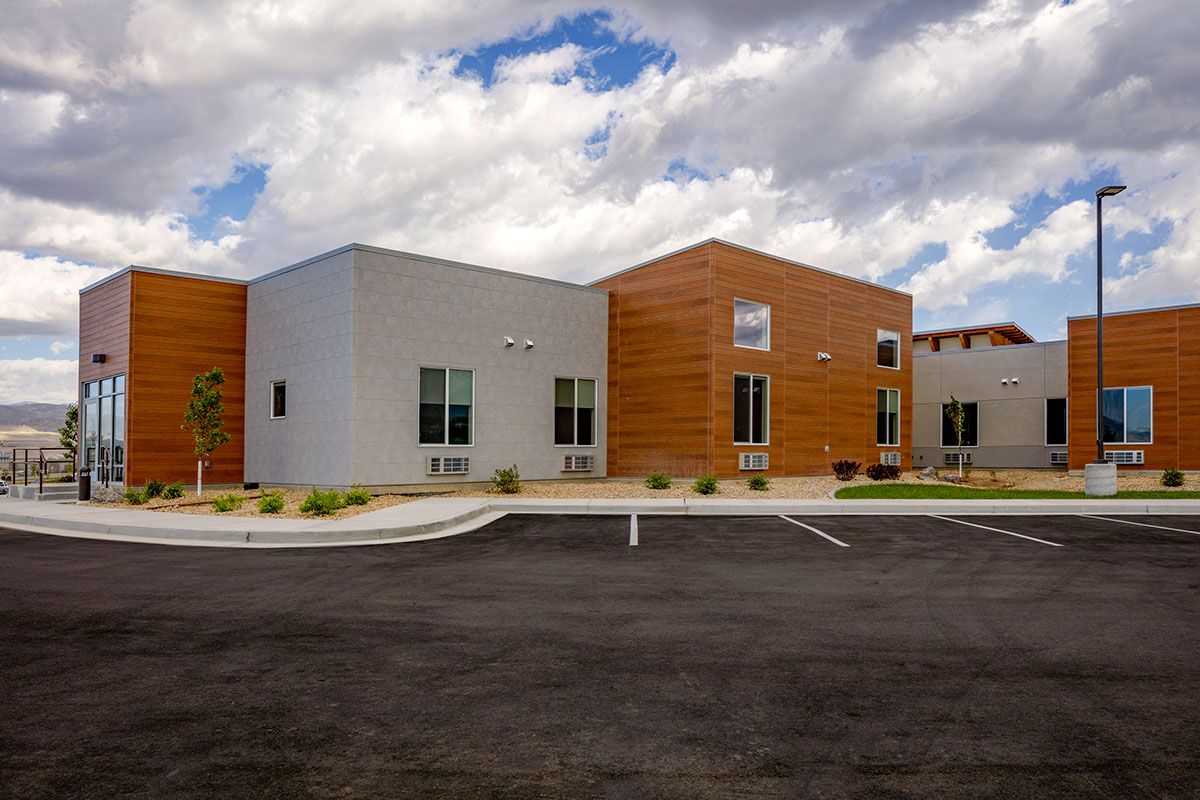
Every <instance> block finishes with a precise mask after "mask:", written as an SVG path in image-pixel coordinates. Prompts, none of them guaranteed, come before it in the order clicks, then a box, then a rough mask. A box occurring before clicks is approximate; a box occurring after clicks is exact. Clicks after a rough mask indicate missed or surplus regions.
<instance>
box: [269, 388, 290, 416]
mask: <svg viewBox="0 0 1200 800" xmlns="http://www.w3.org/2000/svg"><path fill="white" fill-rule="evenodd" d="M286 416H287V381H273V382H272V383H271V419H283V418H284V417H286Z"/></svg>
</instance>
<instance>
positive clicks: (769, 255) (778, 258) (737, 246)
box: [588, 236, 912, 298]
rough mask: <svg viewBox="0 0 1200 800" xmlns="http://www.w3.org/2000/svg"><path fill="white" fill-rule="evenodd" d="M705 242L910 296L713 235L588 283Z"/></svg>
mask: <svg viewBox="0 0 1200 800" xmlns="http://www.w3.org/2000/svg"><path fill="white" fill-rule="evenodd" d="M706 244H723V245H725V246H726V247H732V248H734V249H735V250H741V251H743V252H746V253H754V254H755V255H759V256H763V257H765V258H771V259H774V260H775V261H782V262H784V263H785V264H792V265H794V266H797V267H804V268H805V269H811V270H813V271H814V272H822V273H824V274H826V275H832V276H834V277H835V278H845V279H846V280H848V281H854V282H855V283H862V284H865V285H867V286H874V287H875V288H876V289H883V290H884V291H885V292H892V293H894V294H899V295H903V296H905V297H910V298H911V297H912V295H911V294H910V293H908V292H906V291H903V290H902V289H893V288H892V287H890V286H884V285H883V284H882V283H875V282H873V281H868V280H866V279H864V278H855V277H854V276H852V275H843V274H842V273H840V272H834V271H833V270H831V269H822V268H821V267H814V266H813V265H812V264H805V263H804V262H803V261H796V260H795V259H791V258H787V257H785V256H778V255H775V254H774V253H767V252H764V251H762V250H755V249H754V248H753V247H746V246H745V245H742V244H738V243H737V242H729V241H726V240H725V239H718V238H717V237H715V236H710V237H709V238H707V239H705V240H704V241H701V242H696V243H695V244H689V245H688V246H687V247H680V248H679V249H678V250H672V251H671V252H669V253H663V254H662V255H660V256H655V257H654V258H651V259H650V260H648V261H643V262H642V263H640V264H634V265H633V266H632V267H626V268H625V269H622V270H618V271H616V272H614V273H612V274H611V275H605V276H604V277H603V278H597V279H596V280H594V281H590V282H589V283H588V285H589V286H595V285H596V284H597V283H600V282H601V281H607V280H610V279H612V278H615V277H617V276H618V275H624V274H625V273H626V272H632V271H633V270H635V269H640V268H641V267H646V266H649V265H650V264H654V263H655V262H658V261H662V260H663V259H664V258H670V257H671V256H677V255H679V254H680V253H686V252H687V251H688V250H695V249H696V248H697V247H703V246H704V245H706Z"/></svg>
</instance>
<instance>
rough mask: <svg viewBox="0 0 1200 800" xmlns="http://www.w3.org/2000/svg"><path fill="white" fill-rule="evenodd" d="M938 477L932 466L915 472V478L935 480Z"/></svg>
mask: <svg viewBox="0 0 1200 800" xmlns="http://www.w3.org/2000/svg"><path fill="white" fill-rule="evenodd" d="M937 479H938V474H937V470H936V469H934V468H933V467H926V468H925V469H923V470H921V471H920V472H918V473H917V480H922V481H936V480H937Z"/></svg>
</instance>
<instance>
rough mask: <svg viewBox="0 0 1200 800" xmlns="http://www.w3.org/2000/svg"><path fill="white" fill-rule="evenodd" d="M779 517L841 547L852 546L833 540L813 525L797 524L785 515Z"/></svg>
mask: <svg viewBox="0 0 1200 800" xmlns="http://www.w3.org/2000/svg"><path fill="white" fill-rule="evenodd" d="M779 516H780V518H781V519H786V520H787V521H788V522H790V523H792V524H793V525H799V526H800V527H801V528H808V529H809V530H810V531H812V532H813V533H815V534H817V535H818V536H824V537H825V538H826V539H828V540H829V541H831V542H833V543H834V544H836V545H838V546H840V547H849V546H850V545H848V544H846V543H845V542H839V541H838V540H837V539H835V538H833V537H832V536H830V535H829V534H828V533H825V532H824V531H819V530H817V529H816V528H814V527H813V526H812V525H805V524H804V523H803V522H797V521H796V520H794V519H792V518H791V517H785V516H784V515H783V514H780V515H779Z"/></svg>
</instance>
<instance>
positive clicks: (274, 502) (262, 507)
mask: <svg viewBox="0 0 1200 800" xmlns="http://www.w3.org/2000/svg"><path fill="white" fill-rule="evenodd" d="M280 511H283V490H282V489H278V490H276V491H274V492H263V496H262V497H260V498H258V513H260V514H278V513H279V512H280Z"/></svg>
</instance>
